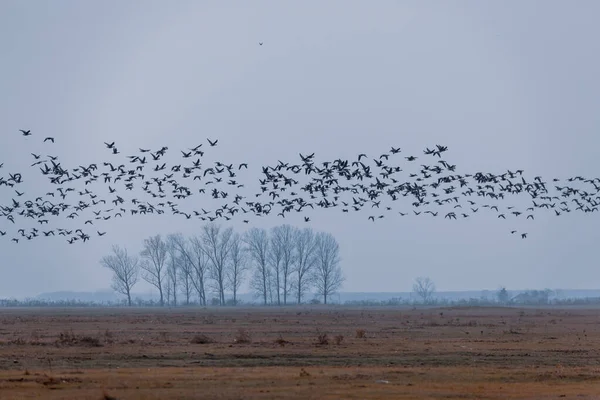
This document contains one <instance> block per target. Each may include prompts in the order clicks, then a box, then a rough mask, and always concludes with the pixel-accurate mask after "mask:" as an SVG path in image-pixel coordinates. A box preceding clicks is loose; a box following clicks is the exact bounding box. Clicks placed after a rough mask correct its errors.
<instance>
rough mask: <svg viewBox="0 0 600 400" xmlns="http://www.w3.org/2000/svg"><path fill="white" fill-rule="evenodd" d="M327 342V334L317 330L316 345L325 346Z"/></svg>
mask: <svg viewBox="0 0 600 400" xmlns="http://www.w3.org/2000/svg"><path fill="white" fill-rule="evenodd" d="M328 344H329V336H327V334H326V333H325V332H319V331H317V345H320V346H326V345H328Z"/></svg>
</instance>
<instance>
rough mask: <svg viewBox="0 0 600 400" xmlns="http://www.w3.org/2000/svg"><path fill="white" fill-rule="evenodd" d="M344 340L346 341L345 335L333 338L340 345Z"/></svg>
mask: <svg viewBox="0 0 600 400" xmlns="http://www.w3.org/2000/svg"><path fill="white" fill-rule="evenodd" d="M343 341H344V335H337V336H335V337H334V338H333V342H334V343H335V344H336V345H338V346H339V345H340V344H342V342H343Z"/></svg>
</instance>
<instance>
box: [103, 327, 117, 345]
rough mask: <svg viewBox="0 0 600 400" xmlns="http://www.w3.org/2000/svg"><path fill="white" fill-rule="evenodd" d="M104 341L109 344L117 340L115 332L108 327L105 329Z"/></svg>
mask: <svg viewBox="0 0 600 400" xmlns="http://www.w3.org/2000/svg"><path fill="white" fill-rule="evenodd" d="M104 342H105V343H109V344H112V343H114V342H115V334H114V333H112V332H111V331H109V330H108V329H106V330H105V331H104Z"/></svg>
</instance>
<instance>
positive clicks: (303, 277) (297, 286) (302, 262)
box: [292, 228, 317, 304]
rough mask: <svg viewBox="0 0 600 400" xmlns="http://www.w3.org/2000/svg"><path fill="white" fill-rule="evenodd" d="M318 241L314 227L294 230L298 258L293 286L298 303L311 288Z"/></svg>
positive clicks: (294, 270)
mask: <svg viewBox="0 0 600 400" xmlns="http://www.w3.org/2000/svg"><path fill="white" fill-rule="evenodd" d="M316 245H317V242H316V240H315V234H314V232H313V230H312V229H310V228H304V229H302V230H301V229H296V230H295V232H294V258H295V260H296V263H295V266H294V269H293V271H292V272H293V275H294V278H293V280H294V282H293V283H292V287H293V288H294V291H295V294H296V301H297V302H298V304H301V303H302V298H303V297H304V295H305V294H306V292H307V291H308V289H309V288H310V284H311V278H312V276H311V272H312V269H313V267H314V265H315V262H316V257H315V250H316Z"/></svg>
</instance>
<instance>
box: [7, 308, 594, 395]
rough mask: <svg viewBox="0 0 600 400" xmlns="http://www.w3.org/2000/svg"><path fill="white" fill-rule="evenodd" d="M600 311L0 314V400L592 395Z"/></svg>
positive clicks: (60, 311) (33, 311)
mask: <svg viewBox="0 0 600 400" xmlns="http://www.w3.org/2000/svg"><path fill="white" fill-rule="evenodd" d="M599 349H600V309H582V308H561V309H556V308H542V309H534V308H524V309H517V308H490V307H481V308H423V309H398V308H387V309H384V308H364V309H358V308H346V307H319V306H315V307H305V308H299V307H295V308H244V309H231V308H212V309H210V308H209V309H196V308H194V309H179V308H178V309H148V308H146V309H121V308H90V309H85V308H80V309H0V399H3V400H4V399H11V400H12V399H15V400H16V399H30V398H38V399H39V398H43V399H104V398H105V399H110V398H116V399H202V398H207V399H212V398H219V399H254V398H260V399H292V398H294V399H296V398H298V399H366V398H368V399H379V398H389V399H408V398H417V399H445V398H448V399H450V398H472V399H484V398H485V399H487V398H490V399H491V398H495V399H517V398H519V399H526V398H527V399H546V398H580V399H581V398H583V399H585V398H589V399H591V398H600V351H599Z"/></svg>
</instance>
